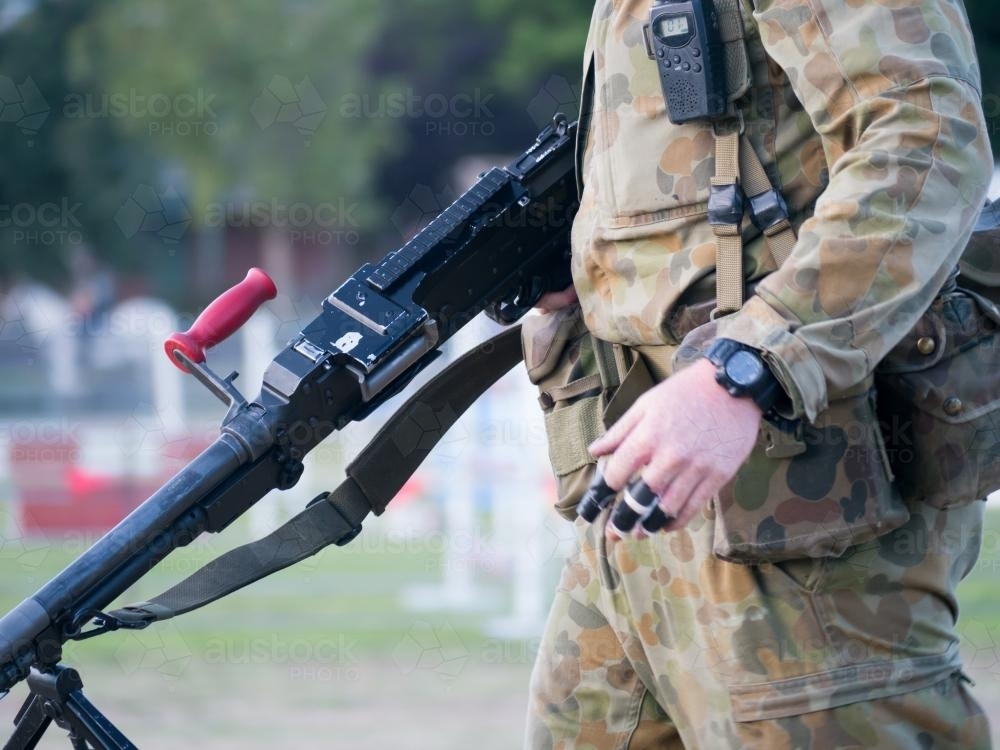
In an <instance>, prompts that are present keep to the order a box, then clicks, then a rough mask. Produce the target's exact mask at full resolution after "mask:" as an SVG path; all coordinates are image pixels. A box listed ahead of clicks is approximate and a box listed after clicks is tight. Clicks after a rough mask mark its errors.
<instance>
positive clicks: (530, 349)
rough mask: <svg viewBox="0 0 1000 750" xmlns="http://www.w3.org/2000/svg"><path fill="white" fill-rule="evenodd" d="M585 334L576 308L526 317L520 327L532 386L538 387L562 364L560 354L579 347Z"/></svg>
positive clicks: (561, 355)
mask: <svg viewBox="0 0 1000 750" xmlns="http://www.w3.org/2000/svg"><path fill="white" fill-rule="evenodd" d="M586 332H587V328H586V326H585V325H584V323H583V315H582V313H581V312H580V306H579V305H570V306H569V307H563V308H561V309H559V310H556V311H554V312H551V313H544V314H538V315H529V316H528V317H526V318H525V319H524V322H523V323H522V326H521V344H522V346H523V348H524V366H525V367H526V368H527V370H528V378H529V379H530V380H531V382H532V383H534V384H535V385H538V384H539V383H540V382H541V381H542V380H544V379H545V378H547V377H548V376H549V375H551V374H552V373H553V372H554V371H555V369H556V367H557V366H559V365H561V364H565V360H564V359H563V354H564V353H566V350H567V348H568V347H571V346H572V345H574V344H577V345H579V342H580V340H581V337H582V336H583V334H585V333H586Z"/></svg>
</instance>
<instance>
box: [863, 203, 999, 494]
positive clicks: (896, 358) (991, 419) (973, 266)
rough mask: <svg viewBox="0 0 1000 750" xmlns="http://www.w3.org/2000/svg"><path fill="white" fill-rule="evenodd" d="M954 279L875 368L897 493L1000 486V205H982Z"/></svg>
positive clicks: (985, 489)
mask: <svg viewBox="0 0 1000 750" xmlns="http://www.w3.org/2000/svg"><path fill="white" fill-rule="evenodd" d="M956 276H957V278H955V277H953V278H952V279H950V280H949V282H948V284H946V286H945V288H944V289H943V290H942V292H941V294H940V295H939V296H938V297H937V298H936V299H935V300H934V302H933V304H932V305H931V306H930V308H929V309H928V310H927V311H926V312H925V313H924V315H923V316H922V317H921V318H920V320H919V321H918V322H917V325H916V326H914V328H913V329H912V330H911V331H910V332H909V333H907V335H906V336H905V337H904V338H903V340H902V341H901V342H900V343H899V344H898V345H897V346H896V347H895V348H894V349H893V350H892V351H891V352H890V353H889V355H888V356H887V357H886V358H885V359H884V360H883V361H882V362H881V363H880V364H879V366H878V368H877V369H876V371H875V374H876V379H877V380H876V382H877V383H878V388H879V398H880V410H879V411H880V417H881V419H882V423H883V427H884V430H885V433H886V435H887V437H888V439H889V440H888V450H889V458H890V460H891V462H892V468H893V471H894V472H895V474H896V478H897V483H898V485H899V489H900V492H901V493H902V495H903V497H904V498H905V499H906V500H907V501H908V502H925V503H927V504H929V505H931V506H933V507H935V508H950V507H956V506H960V505H964V504H966V503H970V502H973V501H975V500H980V499H984V498H985V497H986V495H988V494H989V493H990V492H993V491H994V490H997V489H1000V375H998V373H1000V334H998V329H1000V305H998V301H1000V212H998V210H997V205H996V204H993V205H988V206H987V207H986V209H985V210H984V211H983V214H982V217H981V218H980V221H979V224H978V225H977V227H976V231H975V233H974V234H973V235H972V239H971V240H970V242H969V244H968V246H967V247H966V249H965V251H964V252H963V254H962V258H961V260H960V262H959V268H958V269H957V270H956Z"/></svg>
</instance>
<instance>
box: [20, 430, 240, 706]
mask: <svg viewBox="0 0 1000 750" xmlns="http://www.w3.org/2000/svg"><path fill="white" fill-rule="evenodd" d="M245 455H246V454H245V453H241V451H240V450H239V449H238V447H237V446H236V445H235V444H234V438H233V437H232V436H231V435H228V434H225V433H224V434H222V435H221V436H220V437H218V438H217V439H216V440H215V441H214V442H213V443H212V444H211V445H210V446H208V447H207V448H206V449H205V450H204V451H202V452H201V453H200V454H199V455H198V456H197V457H196V458H195V459H194V460H193V461H192V462H191V463H190V464H188V465H187V466H186V467H185V468H184V469H183V470H182V471H180V472H179V473H178V474H177V475H175V476H174V477H173V478H172V479H170V480H169V481H168V482H167V483H166V484H164V485H163V486H162V487H161V488H160V489H159V490H157V491H156V492H155V493H154V494H153V495H151V496H150V497H149V499H147V500H146V501H145V502H144V503H142V504H141V505H140V506H139V507H138V508H136V509H135V510H134V511H133V512H132V513H130V514H129V515H128V516H126V517H125V518H124V519H123V520H122V521H121V522H120V523H119V524H118V525H117V526H115V527H114V528H113V529H111V530H110V531H109V532H108V533H107V534H105V535H104V536H103V537H101V538H100V539H99V540H98V541H97V542H95V543H94V545H93V546H92V547H91V548H90V549H88V550H87V551H86V552H84V553H83V555H81V556H80V557H79V558H78V559H77V560H75V561H74V562H72V563H70V564H69V565H68V566H67V567H66V568H65V569H64V570H63V571H62V572H61V573H59V574H58V575H57V576H55V577H54V578H53V579H52V580H50V581H49V582H48V583H47V584H45V586H43V587H42V588H41V589H40V590H39V591H38V592H36V593H35V594H34V595H33V596H31V597H29V598H27V599H25V600H24V601H23V602H21V603H20V604H19V605H18V606H17V607H15V608H14V609H13V610H11V611H10V612H9V613H8V614H6V615H5V616H4V617H3V618H2V619H0V691H2V690H7V689H9V688H10V687H11V686H12V685H13V684H15V683H16V682H18V681H19V680H20V679H21V677H23V675H24V673H26V669H27V665H28V664H30V663H32V662H34V661H37V660H43V661H50V660H58V658H59V653H60V648H61V646H62V643H63V642H64V640H65V637H64V634H63V633H62V632H61V631H62V630H63V629H64V628H65V626H66V625H67V624H69V623H68V622H67V617H71V616H73V615H76V614H78V613H79V612H81V611H85V610H88V609H96V608H102V607H105V606H107V605H108V604H109V603H110V602H111V601H113V600H114V598H115V597H117V596H119V595H120V594H122V593H123V592H124V591H125V590H126V589H127V588H128V587H129V586H131V585H132V584H133V583H135V581H137V580H138V579H139V578H140V577H141V576H142V575H143V574H144V573H145V572H146V571H148V570H149V568H150V567H152V566H153V565H155V564H156V563H157V562H159V561H160V560H162V559H163V558H164V557H166V556H167V555H168V554H169V553H170V552H171V551H172V550H173V549H175V548H176V547H178V546H181V545H183V544H187V543H188V542H189V541H190V539H191V538H193V537H194V536H196V535H197V533H198V532H199V531H200V530H201V528H199V526H200V525H201V523H200V521H201V516H202V514H201V513H200V512H199V508H198V503H199V501H200V500H202V499H204V498H205V497H206V496H209V495H210V494H212V493H213V491H215V490H217V489H218V488H219V487H220V486H221V485H222V484H223V483H225V482H227V481H231V480H232V478H233V475H234V473H235V472H237V471H238V470H239V469H240V467H241V466H242V465H243V464H244V463H245V461H246V458H245ZM123 572H127V573H128V574H127V575H122V573H123ZM54 626H56V627H54ZM50 629H54V630H55V631H56V632H52V633H47V632H46V631H49V630H50ZM49 652H51V653H49ZM50 657H51V659H50Z"/></svg>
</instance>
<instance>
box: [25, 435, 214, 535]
mask: <svg viewBox="0 0 1000 750" xmlns="http://www.w3.org/2000/svg"><path fill="white" fill-rule="evenodd" d="M195 442H196V441H194V440H191V441H189V442H188V444H187V446H186V447H185V449H184V451H183V452H182V455H179V456H176V457H173V456H171V457H167V456H161V457H160V458H161V465H160V469H159V470H158V471H156V472H154V473H151V474H150V475H144V476H134V475H132V476H129V475H124V476H116V475H113V474H104V473H100V472H97V471H94V470H92V469H88V468H86V467H84V466H82V465H81V458H82V452H81V450H80V446H79V444H78V442H77V441H76V440H75V439H69V440H64V441H61V442H56V441H53V440H34V441H23V442H19V441H15V442H14V444H13V445H12V446H11V450H10V467H11V479H12V481H13V484H14V488H15V491H16V507H17V509H18V513H17V515H18V523H19V526H20V529H21V531H22V533H24V534H26V535H38V534H42V535H45V536H52V535H53V534H64V533H67V532H93V533H103V532H105V531H107V530H108V529H110V528H111V527H113V526H114V525H115V524H117V523H118V522H119V521H120V520H121V519H123V518H124V517H125V516H127V515H128V514H129V513H130V512H131V511H132V510H133V509H134V508H135V507H136V506H138V505H139V504H140V503H141V502H143V501H144V500H145V499H146V498H147V497H149V496H150V495H151V494H153V492H155V491H156V490H157V489H158V488H159V487H160V486H161V485H162V484H163V483H164V482H165V481H166V480H167V479H169V478H170V477H171V476H172V475H174V474H175V473H176V472H177V471H179V470H180V469H181V468H182V467H183V466H184V465H185V464H186V463H187V462H188V461H190V460H191V459H192V458H194V457H195V456H196V455H197V454H198V453H199V452H200V451H201V450H202V449H204V448H205V446H206V445H207V443H205V442H199V443H198V444H195ZM126 464H128V462H126Z"/></svg>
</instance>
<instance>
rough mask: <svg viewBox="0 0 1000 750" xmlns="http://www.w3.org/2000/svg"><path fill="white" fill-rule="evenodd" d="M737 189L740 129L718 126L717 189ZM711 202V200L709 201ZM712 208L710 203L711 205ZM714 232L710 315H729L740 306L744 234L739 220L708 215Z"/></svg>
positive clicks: (713, 182) (715, 180)
mask: <svg viewBox="0 0 1000 750" xmlns="http://www.w3.org/2000/svg"><path fill="white" fill-rule="evenodd" d="M733 187H735V189H736V191H737V192H738V191H739V190H740V189H741V188H740V132H739V130H737V129H735V128H734V127H729V128H727V129H726V130H725V131H724V132H723V131H722V129H720V128H717V129H716V134H715V177H713V178H712V188H713V193H715V192H716V191H715V189H716V188H733ZM709 203H710V204H711V203H712V201H711V200H710V201H709ZM710 208H711V205H710ZM709 218H710V221H711V222H712V231H713V232H714V233H715V299H716V305H715V311H714V312H713V313H712V317H713V318H715V317H718V316H720V315H728V314H729V313H732V312H736V311H737V310H739V309H740V308H741V307H743V235H742V230H741V223H742V216H741V217H740V220H736V221H726V222H717V221H715V220H714V219H713V218H712V217H711V211H710V217H709Z"/></svg>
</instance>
